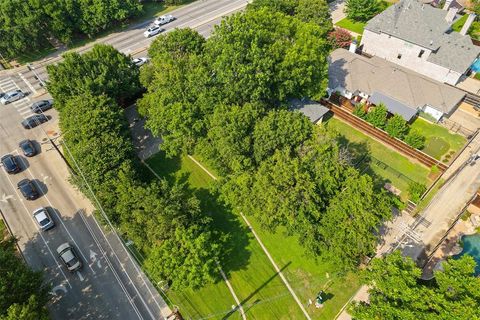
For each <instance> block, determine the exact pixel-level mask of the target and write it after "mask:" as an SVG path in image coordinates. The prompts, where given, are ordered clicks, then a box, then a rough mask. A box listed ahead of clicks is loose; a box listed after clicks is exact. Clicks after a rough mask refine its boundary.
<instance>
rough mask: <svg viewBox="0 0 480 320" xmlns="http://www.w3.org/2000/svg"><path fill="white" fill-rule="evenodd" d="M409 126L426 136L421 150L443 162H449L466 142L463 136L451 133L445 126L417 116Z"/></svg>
mask: <svg viewBox="0 0 480 320" xmlns="http://www.w3.org/2000/svg"><path fill="white" fill-rule="evenodd" d="M411 128H412V129H417V130H418V131H419V132H421V133H422V135H424V136H425V137H426V138H427V139H426V141H425V147H424V148H423V149H422V151H423V152H425V153H426V154H428V155H430V156H432V157H433V158H435V159H438V160H442V161H443V160H444V162H449V160H450V159H451V158H452V157H453V156H454V155H455V153H457V151H459V150H460V149H461V148H462V147H463V145H464V144H465V143H466V142H467V139H466V138H465V137H464V136H461V135H459V134H455V133H452V132H450V131H448V129H447V128H445V127H442V126H440V125H438V124H434V123H431V122H428V121H426V120H424V119H422V118H417V119H416V120H415V121H414V122H413V123H412V125H411Z"/></svg>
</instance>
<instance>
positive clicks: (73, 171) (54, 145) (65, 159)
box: [42, 133, 77, 175]
mask: <svg viewBox="0 0 480 320" xmlns="http://www.w3.org/2000/svg"><path fill="white" fill-rule="evenodd" d="M45 135H46V136H47V139H48V142H50V144H51V145H52V147H53V149H55V151H57V153H58V155H59V156H60V158H62V160H63V162H65V164H66V165H67V167H68V169H70V171H71V172H72V173H73V174H74V175H77V172H76V171H75V170H74V169H73V168H72V166H71V165H70V163H69V162H68V161H67V158H65V156H64V155H63V153H62V151H61V150H60V149H59V148H58V146H57V145H56V144H55V141H54V140H53V139H52V138H50V136H49V135H48V134H47V133H45ZM44 143H47V142H44ZM44 143H42V144H44ZM53 149H48V150H47V151H50V150H53Z"/></svg>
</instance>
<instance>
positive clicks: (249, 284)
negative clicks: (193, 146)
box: [147, 153, 303, 319]
mask: <svg viewBox="0 0 480 320" xmlns="http://www.w3.org/2000/svg"><path fill="white" fill-rule="evenodd" d="M147 162H148V164H149V165H150V166H151V167H152V168H153V169H154V170H156V171H157V173H158V174H159V175H160V176H164V177H166V178H167V179H169V180H173V179H176V180H182V181H188V183H189V184H190V186H191V188H192V191H193V192H194V193H195V194H196V195H197V197H198V198H199V199H200V201H201V205H202V209H203V210H204V211H207V212H209V213H210V214H211V215H212V217H213V220H214V224H215V225H216V227H217V228H218V229H221V230H223V231H225V232H227V233H228V234H230V236H231V240H232V241H231V243H230V248H231V249H232V250H231V252H232V254H231V256H229V257H228V260H227V263H226V264H224V265H223V266H222V268H223V269H224V271H225V272H226V273H227V274H228V275H229V280H230V282H231V284H232V287H233V288H234V290H235V292H236V294H237V296H238V298H239V299H240V301H243V306H244V310H245V311H246V312H247V317H248V318H255V319H302V318H303V314H302V313H301V310H300V308H299V307H298V306H297V304H296V303H295V301H294V299H293V297H292V296H291V295H290V293H289V292H288V290H287V288H286V287H285V285H284V284H283V282H282V281H281V279H280V277H279V276H278V275H277V274H276V272H275V270H274V269H273V266H272V265H271V264H270V262H269V260H268V258H267V257H266V255H265V254H264V252H263V251H262V249H261V247H260V246H259V244H258V243H257V242H256V240H255V238H254V237H253V235H252V234H251V233H250V232H249V231H248V229H247V227H246V225H245V224H244V222H243V220H241V218H239V217H238V216H236V215H234V214H232V213H231V212H230V211H229V210H228V209H226V208H223V207H222V206H221V205H220V204H218V203H217V201H216V199H215V198H214V196H212V195H211V194H210V192H209V187H210V185H211V184H212V182H213V179H212V178H211V177H210V176H209V175H207V174H206V173H205V172H204V171H203V170H202V169H201V168H200V167H198V165H197V164H195V163H194V162H193V161H192V160H191V159H189V158H187V157H183V158H181V159H178V158H177V159H165V157H164V156H163V154H162V153H159V154H157V155H156V156H154V157H152V158H151V159H149V160H148V161H147ZM280 267H283V266H280ZM168 296H169V298H170V299H171V300H172V301H173V303H174V304H176V305H178V306H179V307H180V311H181V312H182V314H183V316H184V317H186V318H192V319H199V318H214V319H221V318H223V317H225V316H226V315H227V314H228V312H229V311H230V310H231V306H232V305H235V302H234V300H233V297H232V295H231V294H230V292H229V291H228V288H227V286H226V284H225V283H224V282H223V281H220V282H218V283H216V284H213V285H208V286H206V287H204V288H202V289H200V290H196V291H193V290H183V291H175V292H173V291H170V292H169V293H168ZM247 310H248V311H247ZM232 319H239V314H234V315H232Z"/></svg>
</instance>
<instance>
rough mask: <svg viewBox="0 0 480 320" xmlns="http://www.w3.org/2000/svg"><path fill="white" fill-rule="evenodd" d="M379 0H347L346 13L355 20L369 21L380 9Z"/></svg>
mask: <svg viewBox="0 0 480 320" xmlns="http://www.w3.org/2000/svg"><path fill="white" fill-rule="evenodd" d="M380 10H381V9H380V4H379V2H378V0H347V1H346V2H345V13H346V14H347V17H348V18H349V19H351V20H354V21H361V22H367V21H368V20H370V18H372V17H373V16H374V15H376V14H377V13H378V12H379V11H380Z"/></svg>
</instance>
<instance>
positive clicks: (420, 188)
mask: <svg viewBox="0 0 480 320" xmlns="http://www.w3.org/2000/svg"><path fill="white" fill-rule="evenodd" d="M426 190H427V187H426V186H425V185H424V184H422V183H418V182H414V181H412V182H411V183H409V184H408V194H409V196H410V200H412V201H413V202H415V203H418V202H419V201H420V197H421V196H422V194H423V193H424V192H425V191H426Z"/></svg>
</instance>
